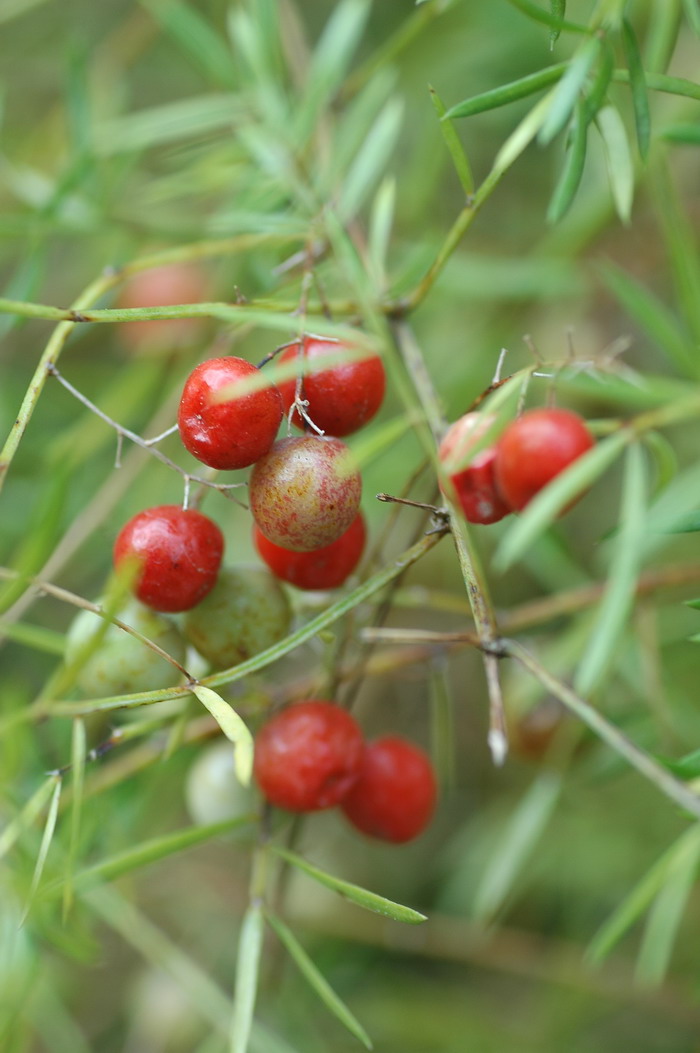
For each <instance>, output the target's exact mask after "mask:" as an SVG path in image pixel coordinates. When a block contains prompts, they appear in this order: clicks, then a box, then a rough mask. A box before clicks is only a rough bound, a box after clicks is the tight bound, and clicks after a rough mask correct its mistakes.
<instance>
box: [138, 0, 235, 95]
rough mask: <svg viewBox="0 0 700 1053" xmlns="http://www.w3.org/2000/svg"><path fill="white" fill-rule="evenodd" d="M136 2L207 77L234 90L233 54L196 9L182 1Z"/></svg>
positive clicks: (153, 0)
mask: <svg viewBox="0 0 700 1053" xmlns="http://www.w3.org/2000/svg"><path fill="white" fill-rule="evenodd" d="M140 2H141V3H142V4H143V6H144V7H145V8H146V10H147V11H149V12H150V14H151V15H153V17H154V18H155V19H156V21H157V22H159V23H160V25H161V26H162V27H163V28H164V29H165V31H166V32H167V33H169V34H170V36H171V37H172V38H173V40H175V41H177V43H178V44H179V45H180V48H181V50H182V52H183V53H184V54H185V55H188V56H189V57H190V58H191V59H192V60H193V62H194V64H195V65H196V66H197V67H198V68H199V69H200V70H201V71H202V72H203V73H204V74H205V75H206V76H207V77H209V78H210V79H211V80H212V81H214V82H215V83H218V84H220V85H221V86H222V87H226V88H234V87H235V85H236V76H235V65H234V61H233V55H232V54H231V52H230V50H229V48H228V47H227V46H226V44H225V43H224V40H223V39H222V37H221V36H220V34H219V33H217V32H216V30H215V29H213V27H212V26H211V25H210V24H209V22H207V20H206V19H205V18H204V16H203V15H202V13H201V12H200V11H198V10H197V8H196V7H194V6H192V5H191V4H186V3H184V2H183V0H140Z"/></svg>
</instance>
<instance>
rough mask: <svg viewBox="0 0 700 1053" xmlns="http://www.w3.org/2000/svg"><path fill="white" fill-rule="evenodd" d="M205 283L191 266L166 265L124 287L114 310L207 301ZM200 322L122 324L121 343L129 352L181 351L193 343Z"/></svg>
mask: <svg viewBox="0 0 700 1053" xmlns="http://www.w3.org/2000/svg"><path fill="white" fill-rule="evenodd" d="M208 294H209V290H208V279H207V276H206V274H205V273H204V271H202V270H201V268H200V267H198V266H196V265H195V264H193V263H169V264H167V265H166V266H163V267H153V268H151V269H150V270H147V271H140V272H139V273H138V274H135V275H134V276H133V278H131V279H130V280H129V281H128V282H127V284H126V285H125V286H124V288H123V290H122V292H121V295H120V296H119V299H118V301H117V306H118V307H170V306H171V305H173V304H183V303H200V302H201V301H203V300H207V299H208ZM202 323H203V319H201V318H173V319H163V320H159V321H153V322H136V321H134V322H122V323H121V325H119V326H118V327H117V329H118V334H119V337H120V338H121V341H122V343H123V344H124V345H125V346H126V347H128V348H129V349H130V350H132V351H151V350H153V351H158V350H161V349H166V348H167V349H172V348H173V347H183V346H186V345H187V344H191V343H192V342H193V341H194V340H196V338H197V336H198V334H199V332H200V331H201V329H202Z"/></svg>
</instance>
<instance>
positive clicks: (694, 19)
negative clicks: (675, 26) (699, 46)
mask: <svg viewBox="0 0 700 1053" xmlns="http://www.w3.org/2000/svg"><path fill="white" fill-rule="evenodd" d="M683 7H684V9H685V17H686V18H687V19H688V22H689V23H690V25H691V26H692V27H693V30H694V31H695V32H696V33H697V34H698V36H700V4H699V3H698V0H683Z"/></svg>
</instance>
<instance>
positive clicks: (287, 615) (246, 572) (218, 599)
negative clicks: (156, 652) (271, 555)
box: [184, 567, 292, 669]
mask: <svg viewBox="0 0 700 1053" xmlns="http://www.w3.org/2000/svg"><path fill="white" fill-rule="evenodd" d="M291 620H292V610H291V606H290V603H289V600H288V599H287V596H286V593H285V592H284V589H283V588H282V586H281V585H280V584H279V582H278V581H277V580H276V579H275V578H274V577H273V576H272V574H270V573H269V571H267V570H265V569H264V568H263V567H222V569H221V570H220V571H219V579H218V581H217V583H216V585H215V586H214V588H213V589H212V590H211V592H210V593H209V595H208V596H207V597H206V598H205V599H204V600H202V602H201V603H198V604H197V606H196V607H193V608H192V610H191V611H188V613H187V615H186V616H185V620H184V632H185V635H186V636H187V639H188V640H189V641H190V643H191V644H192V645H193V646H194V647H196V648H197V650H198V651H199V653H200V654H201V655H203V656H204V658H206V659H207V661H209V662H211V664H212V665H213V666H214V668H216V669H225V668H227V667H228V666H232V665H238V663H239V662H244V661H245V660H246V658H252V657H253V655H256V654H259V653H260V652H261V651H265V650H267V648H268V647H272V645H273V644H275V643H277V641H278V640H281V639H282V638H283V637H284V636H286V635H287V633H288V632H289V626H290V624H291Z"/></svg>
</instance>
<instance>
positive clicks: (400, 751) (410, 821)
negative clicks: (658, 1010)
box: [341, 735, 437, 844]
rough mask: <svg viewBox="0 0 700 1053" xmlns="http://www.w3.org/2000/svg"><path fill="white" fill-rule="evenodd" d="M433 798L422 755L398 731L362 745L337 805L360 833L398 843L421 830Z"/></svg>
mask: <svg viewBox="0 0 700 1053" xmlns="http://www.w3.org/2000/svg"><path fill="white" fill-rule="evenodd" d="M436 800H437V784H436V781H435V775H434V773H433V767H432V764H431V763H430V760H429V759H428V756H427V754H425V753H424V752H423V750H422V749H420V748H419V747H418V746H415V745H414V744H413V743H412V742H408V741H407V740H406V739H403V738H400V737H399V736H398V735H387V736H385V737H384V738H380V739H375V740H374V742H370V743H368V744H367V746H366V747H365V752H364V756H363V759H362V765H361V768H360V775H359V778H358V779H357V782H356V783H355V785H354V786H353V788H352V789H351V790H350V792H349V793H348V795H347V796H346V797H345V799H344V800H343V802H342V805H341V807H342V809H343V811H344V812H345V815H346V816H347V817H348V819H349V820H350V822H351V823H352V824H353V826H355V827H357V829H358V830H361V831H362V833H364V834H368V835H369V836H370V837H376V838H379V839H380V840H382V841H393V842H395V843H397V844H399V843H401V842H404V841H412V840H413V839H414V838H415V837H418V835H419V834H420V833H422V831H423V830H424V829H425V828H426V826H427V825H428V823H429V822H430V819H431V817H432V814H433V812H434V810H435V802H436Z"/></svg>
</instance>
